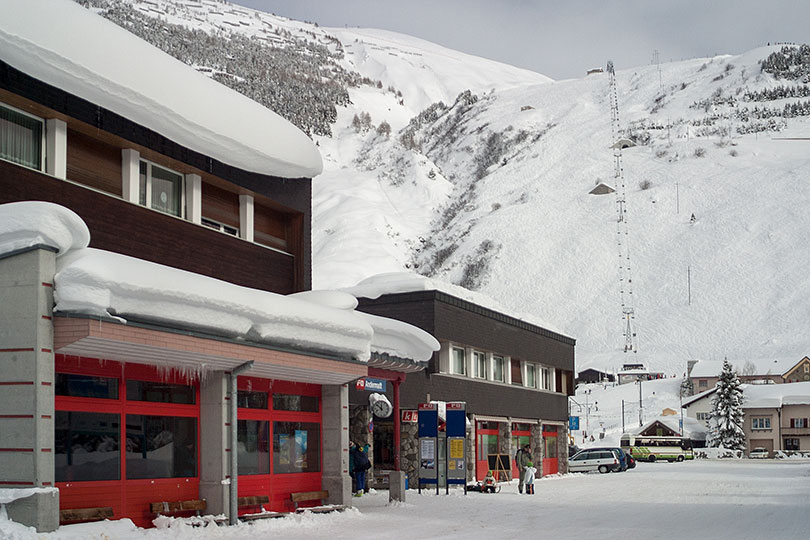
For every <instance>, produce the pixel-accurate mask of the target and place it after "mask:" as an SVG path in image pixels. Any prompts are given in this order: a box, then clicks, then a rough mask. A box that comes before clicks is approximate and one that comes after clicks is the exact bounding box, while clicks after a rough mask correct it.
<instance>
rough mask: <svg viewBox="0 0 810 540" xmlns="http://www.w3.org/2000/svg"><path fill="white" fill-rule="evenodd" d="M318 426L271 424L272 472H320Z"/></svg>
mask: <svg viewBox="0 0 810 540" xmlns="http://www.w3.org/2000/svg"><path fill="white" fill-rule="evenodd" d="M320 435H321V433H320V425H319V424H315V423H309V422H274V423H273V472H274V473H276V474H281V473H299V472H318V471H320V470H321V436H320Z"/></svg>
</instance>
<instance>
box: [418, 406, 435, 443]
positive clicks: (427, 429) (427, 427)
mask: <svg viewBox="0 0 810 540" xmlns="http://www.w3.org/2000/svg"><path fill="white" fill-rule="evenodd" d="M418 414H419V437H420V438H422V437H438V436H439V410H438V408H437V407H436V404H435V403H420V404H419V413H418Z"/></svg>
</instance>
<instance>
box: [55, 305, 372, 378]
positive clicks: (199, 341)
mask: <svg viewBox="0 0 810 540" xmlns="http://www.w3.org/2000/svg"><path fill="white" fill-rule="evenodd" d="M54 349H55V350H54V352H55V353H57V354H65V355H69V356H81V357H88V358H100V359H105V360H115V361H119V362H137V363H141V364H149V365H154V366H158V367H162V368H167V369H169V370H177V371H180V372H187V373H189V374H192V375H193V374H195V373H197V374H199V376H200V377H203V376H204V375H205V373H207V372H213V371H229V370H230V369H232V368H234V367H236V366H238V365H240V364H242V363H244V362H246V361H248V360H253V361H254V364H253V368H252V369H251V372H250V374H251V375H252V376H256V377H266V378H270V379H280V380H287V381H296V382H306V383H313V384H345V383H348V382H350V381H353V380H356V379H357V378H359V377H364V376H366V375H367V373H368V364H366V363H365V362H359V361H354V360H346V359H338V358H328V357H326V356H321V355H317V354H309V353H306V352H298V351H286V350H281V349H276V348H271V347H268V346H265V345H260V344H252V343H248V342H238V341H237V340H229V339H226V338H218V337H211V336H203V335H198V334H194V333H191V332H181V331H173V330H171V329H160V328H155V327H146V326H141V325H135V324H123V323H120V322H116V321H110V320H99V319H97V318H85V317H82V318H74V317H58V316H57V317H55V318H54Z"/></svg>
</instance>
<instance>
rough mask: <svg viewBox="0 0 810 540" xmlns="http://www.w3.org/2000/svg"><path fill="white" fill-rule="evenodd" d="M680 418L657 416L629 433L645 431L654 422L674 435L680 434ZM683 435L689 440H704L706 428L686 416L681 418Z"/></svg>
mask: <svg viewBox="0 0 810 540" xmlns="http://www.w3.org/2000/svg"><path fill="white" fill-rule="evenodd" d="M680 421H681V417H680V416H677V415H668V416H663V415H662V416H657V417H655V418H653V419H652V420H650V421H649V422H647V423H646V424H644V425H643V426H641V427H640V428H636V429H634V430H632V431H631V433H636V434H637V433H641V432H643V431H645V430H647V429H649V428H650V427H651V426H652V425H653V424H655V423H656V422H660V423H661V424H664V425H665V426H667V427H668V428H670V429H671V430H672V431H674V432H676V433H681V426H680ZM683 435H684V436H686V437H689V438H690V439H696V440H703V439H705V438H706V426H704V425H703V423H701V422H700V421H699V420H697V419H695V418H690V417H688V416H684V417H683Z"/></svg>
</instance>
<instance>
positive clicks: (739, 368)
mask: <svg viewBox="0 0 810 540" xmlns="http://www.w3.org/2000/svg"><path fill="white" fill-rule="evenodd" d="M732 366H733V367H734V370H735V371H736V372H737V376H738V377H739V378H740V381H741V382H744V383H749V384H782V383H786V382H802V381H810V358H808V357H807V356H805V357H803V358H802V359H801V360H797V359H796V357H787V358H767V359H759V360H756V359H754V360H750V359H749V360H744V361H740V362H736V363H732ZM722 370H723V362H721V361H713V360H701V361H699V362H697V363H696V364H695V365H694V366H693V367H692V369H691V370H690V372H689V377H690V378H691V379H692V385H693V387H694V389H695V392H698V393H700V392H703V391H705V390H709V389H711V388H714V385H715V384H717V381H718V379H719V378H720V372H721V371H722Z"/></svg>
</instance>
